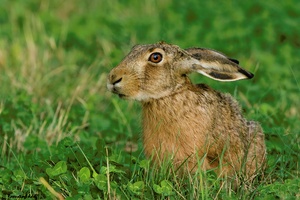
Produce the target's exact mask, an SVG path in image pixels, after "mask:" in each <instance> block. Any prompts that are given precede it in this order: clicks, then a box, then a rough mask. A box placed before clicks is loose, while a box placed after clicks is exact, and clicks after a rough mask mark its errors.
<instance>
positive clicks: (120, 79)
mask: <svg viewBox="0 0 300 200" xmlns="http://www.w3.org/2000/svg"><path fill="white" fill-rule="evenodd" d="M121 81H122V77H121V78H119V79H117V80H116V81H114V82H113V85H115V84H117V83H120V82H121Z"/></svg>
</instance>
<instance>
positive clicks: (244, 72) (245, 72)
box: [238, 68, 254, 79]
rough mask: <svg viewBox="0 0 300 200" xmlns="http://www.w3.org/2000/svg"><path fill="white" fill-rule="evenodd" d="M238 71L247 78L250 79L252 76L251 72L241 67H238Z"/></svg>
mask: <svg viewBox="0 0 300 200" xmlns="http://www.w3.org/2000/svg"><path fill="white" fill-rule="evenodd" d="M238 71H239V72H240V73H242V74H244V75H245V76H247V78H248V79H251V78H253V77H254V74H252V73H251V72H248V71H246V70H244V69H242V68H239V69H238Z"/></svg>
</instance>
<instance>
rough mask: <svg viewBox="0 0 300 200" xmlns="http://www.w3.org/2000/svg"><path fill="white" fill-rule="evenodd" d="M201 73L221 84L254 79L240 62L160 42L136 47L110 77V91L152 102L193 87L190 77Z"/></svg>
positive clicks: (210, 51)
mask: <svg viewBox="0 0 300 200" xmlns="http://www.w3.org/2000/svg"><path fill="white" fill-rule="evenodd" d="M191 72H198V73H201V74H203V75H205V76H208V77H210V78H213V79H215V80H219V81H235V80H240V79H247V78H252V77H253V75H252V74H251V73H250V72H247V71H246V70H244V69H242V68H241V67H239V65H238V61H237V60H234V59H230V58H227V57H226V56H225V55H223V54H221V53H219V52H216V51H213V50H209V49H202V48H189V49H185V50H183V49H180V48H179V47H178V46H175V45H170V44H166V43H164V42H159V43H156V44H149V45H136V46H134V47H133V48H132V50H131V52H130V53H129V54H128V55H127V56H126V57H125V58H124V59H123V60H122V62H121V63H120V64H119V65H118V66H116V67H115V68H113V69H112V70H111V72H110V73H109V75H108V80H107V87H108V89H109V90H110V91H112V92H113V93H116V94H118V95H119V96H120V97H123V98H127V99H135V100H140V101H148V100H150V99H158V98H161V97H164V96H168V95H170V94H172V93H174V92H176V90H178V89H180V88H182V87H184V86H185V85H187V84H189V79H188V78H187V76H186V75H187V74H189V73H191Z"/></svg>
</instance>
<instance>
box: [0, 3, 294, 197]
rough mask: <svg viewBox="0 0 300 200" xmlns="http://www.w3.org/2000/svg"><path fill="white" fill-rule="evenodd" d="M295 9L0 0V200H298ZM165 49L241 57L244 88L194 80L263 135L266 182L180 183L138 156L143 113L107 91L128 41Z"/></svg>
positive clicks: (201, 178) (203, 179) (199, 179)
mask: <svg viewBox="0 0 300 200" xmlns="http://www.w3.org/2000/svg"><path fill="white" fill-rule="evenodd" d="M299 7H300V1H296V0H286V1H282V2H279V1H258V0H254V1H237V0H233V1H218V2H215V1H203V2H199V1H196V0H188V1H172V0H162V1H157V0H151V1H118V0H111V1H103V0H91V1H79V0H67V1H59V0H45V1H36V0H28V1H21V0H15V1H9V0H1V1H0V27H1V28H0V70H1V73H0V87H1V89H0V148H1V150H2V151H1V158H0V198H7V199H9V198H24V199H25V198H29V199H30V198H31V199H45V198H51V197H53V194H52V193H51V192H50V191H49V190H48V189H47V188H46V187H44V185H43V184H42V183H41V182H40V181H39V178H40V177H43V178H44V179H45V180H46V181H47V183H49V185H50V186H51V187H52V188H53V189H54V190H55V191H57V192H59V193H61V194H62V195H63V196H64V197H66V198H67V199H274V198H278V199H297V198H299V195H300V193H299V191H300V183H299V180H300V179H299V160H300V159H299V153H300V152H299V149H300V146H299V144H300V134H299V133H300V123H299V119H300V114H299V113H300V101H299V94H300V84H299V83H300V70H299V67H298V66H299V64H300V57H299V55H300V48H299V47H300V37H299V33H300V26H299V21H300V12H299ZM160 40H165V41H166V42H169V43H174V44H178V45H180V46H181V47H183V48H185V47H190V46H199V47H207V48H212V49H216V50H219V51H221V52H224V53H226V54H227V55H228V56H230V57H235V58H238V59H239V61H240V63H241V65H242V66H243V67H244V68H246V69H248V70H250V71H252V72H253V73H254V74H255V78H254V79H253V80H251V81H241V82H234V83H220V82H215V81H212V80H208V79H207V78H205V77H203V76H199V75H191V78H192V80H193V81H194V82H197V83H198V82H205V83H207V84H209V85H211V86H212V87H213V88H215V89H218V90H220V91H223V92H229V93H231V94H233V95H234V96H235V97H236V98H237V99H238V101H239V102H240V103H241V105H242V107H243V110H244V112H245V115H246V116H247V118H249V119H253V120H256V121H259V122H260V123H261V124H262V126H263V128H264V130H265V135H266V145H267V151H268V168H267V170H266V173H265V175H264V176H263V177H260V178H258V179H257V180H255V181H254V182H253V183H251V184H250V185H249V184H246V183H245V184H242V185H241V187H240V188H239V189H238V190H236V191H233V190H232V188H231V186H230V185H226V184H224V182H223V181H222V180H220V179H219V178H218V177H216V176H215V175H214V174H213V173H212V172H199V173H196V174H194V175H188V176H184V177H178V176H176V175H175V174H174V173H172V166H170V163H168V162H166V163H164V165H163V167H161V168H159V169H157V168H155V167H153V166H152V164H151V163H150V160H148V159H145V158H144V155H143V153H142V152H143V149H142V144H141V141H140V137H141V136H140V130H141V127H140V121H141V120H140V116H141V114H140V106H139V104H137V103H135V102H127V101H123V100H120V99H118V98H117V97H114V96H112V94H110V93H109V92H107V90H106V76H107V73H108V71H109V70H110V69H111V68H112V67H113V66H115V65H116V64H118V63H119V62H120V61H121V59H122V58H123V57H124V56H125V54H126V53H128V52H129V51H130V48H131V47H132V46H133V45H134V44H137V43H154V42H157V41H160Z"/></svg>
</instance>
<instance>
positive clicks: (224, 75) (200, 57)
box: [183, 48, 254, 81]
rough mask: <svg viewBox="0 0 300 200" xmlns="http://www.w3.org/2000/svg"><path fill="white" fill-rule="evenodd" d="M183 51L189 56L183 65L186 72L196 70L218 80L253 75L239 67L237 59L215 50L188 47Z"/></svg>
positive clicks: (245, 77)
mask: <svg viewBox="0 0 300 200" xmlns="http://www.w3.org/2000/svg"><path fill="white" fill-rule="evenodd" d="M185 51H186V52H187V53H188V54H189V56H190V58H189V60H188V61H187V65H185V66H183V68H184V70H187V73H190V72H198V73H200V74H203V75H205V76H207V77H210V78H212V79H215V80H218V81H236V80H241V79H251V78H252V77H253V76H254V75H253V74H252V73H250V72H248V71H246V70H244V69H243V68H241V67H240V66H239V65H238V64H239V61H237V60H235V59H231V58H228V57H226V56H225V55H223V54H221V53H219V52H217V51H214V50H210V49H203V48H189V49H185Z"/></svg>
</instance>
